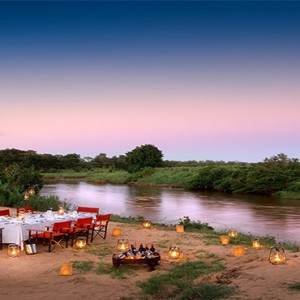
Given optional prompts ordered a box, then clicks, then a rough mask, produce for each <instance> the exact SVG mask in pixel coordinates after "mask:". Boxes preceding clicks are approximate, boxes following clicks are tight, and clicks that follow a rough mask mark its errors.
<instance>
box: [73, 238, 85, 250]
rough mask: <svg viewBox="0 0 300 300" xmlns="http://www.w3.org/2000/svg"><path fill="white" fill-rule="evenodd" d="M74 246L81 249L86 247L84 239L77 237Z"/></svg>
mask: <svg viewBox="0 0 300 300" xmlns="http://www.w3.org/2000/svg"><path fill="white" fill-rule="evenodd" d="M75 246H76V248H77V249H83V248H85V247H86V239H85V238H78V239H77V240H76V243H75Z"/></svg>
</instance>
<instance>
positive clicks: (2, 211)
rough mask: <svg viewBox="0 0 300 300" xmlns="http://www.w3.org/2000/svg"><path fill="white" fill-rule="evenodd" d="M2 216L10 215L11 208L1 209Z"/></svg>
mask: <svg viewBox="0 0 300 300" xmlns="http://www.w3.org/2000/svg"><path fill="white" fill-rule="evenodd" d="M0 216H10V213H9V209H2V210H0Z"/></svg>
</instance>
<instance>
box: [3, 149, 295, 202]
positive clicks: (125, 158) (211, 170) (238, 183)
mask: <svg viewBox="0 0 300 300" xmlns="http://www.w3.org/2000/svg"><path fill="white" fill-rule="evenodd" d="M10 164H21V165H22V166H24V167H25V168H26V167H28V168H31V167H34V169H35V170H38V171H40V172H42V173H43V174H45V173H47V174H46V176H47V177H48V178H51V177H53V178H54V177H59V178H63V177H64V176H65V177H66V178H70V177H74V178H76V177H77V178H81V179H80V180H87V181H94V182H110V183H136V184H146V185H147V184H148V185H168V186H174V187H183V188H185V189H189V190H201V191H220V192H229V193H251V194H262V195H277V196H280V197H284V198H295V199H296V198H297V199H298V198H300V162H299V159H297V158H288V157H287V155H285V154H283V153H281V154H278V155H276V156H272V157H270V158H266V159H265V160H264V161H262V162H259V163H242V162H223V161H217V162H214V161H186V162H181V161H164V160H162V153H161V151H160V150H158V149H157V148H156V147H155V146H152V145H144V146H140V147H137V148H135V149H134V150H132V151H130V152H128V153H126V155H121V156H119V157H115V156H114V157H112V158H109V157H107V156H106V154H104V153H100V154H99V155H97V156H96V157H95V158H81V157H80V155H78V154H67V155H64V156H63V155H50V154H37V153H36V152H34V151H21V150H16V149H6V150H2V151H0V166H1V165H2V166H5V165H10Z"/></svg>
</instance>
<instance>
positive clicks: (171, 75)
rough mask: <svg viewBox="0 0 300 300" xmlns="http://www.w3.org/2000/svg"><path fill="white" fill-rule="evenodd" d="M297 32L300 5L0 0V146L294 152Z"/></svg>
mask: <svg viewBox="0 0 300 300" xmlns="http://www.w3.org/2000/svg"><path fill="white" fill-rule="evenodd" d="M299 32H300V2H287V1H282V2H281V1H275V2H272V1H266V2H254V1H249V2H247V1H240V2H239V1H233V2H228V1H219V2H213V1H203V2H202V1H199V2H198V1H192V2H188V1H184V2H180V1H176V2H175V1H166V2H160V1H153V2H147V1H136V2H129V1H120V2H118V1H107V2H104V1H101V2H96V1H91V2H79V1H74V2H73V1H66V2H62V1H57V2H50V1H49V2H46V1H40V2H29V1H28V2H27V1H21V2H0V40H1V45H0V65H1V71H0V93H1V94H0V103H1V107H2V109H1V112H0V148H1V149H4V148H17V149H24V150H28V149H32V150H36V151H37V152H38V153H53V154H67V153H78V154H80V155H81V156H82V157H84V156H92V157H94V156H95V155H97V154H99V153H101V152H103V153H106V154H107V155H108V156H113V155H121V154H124V153H125V152H127V151H130V150H132V149H133V148H135V147H136V146H139V145H142V144H146V143H151V144H154V145H156V146H157V147H158V148H160V149H161V150H162V151H163V153H164V157H165V159H175V160H189V159H195V160H206V159H209V160H225V161H230V160H239V161H262V160H263V159H264V158H265V157H270V156H272V155H276V154H278V153H281V152H283V153H285V154H287V155H288V156H289V157H299V148H300V133H299V132H300V121H299V118H298V115H297V112H298V111H299V110H300V99H299V92H300V88H299V86H300V84H299V78H300V77H299V75H300V74H299V73H300V68H299V67H300V66H299V65H300V59H299V56H300V54H299V53H300V34H299ZM28 137H30V138H28Z"/></svg>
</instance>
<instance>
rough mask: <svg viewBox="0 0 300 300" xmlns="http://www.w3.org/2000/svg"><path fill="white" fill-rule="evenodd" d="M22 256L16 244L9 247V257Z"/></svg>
mask: <svg viewBox="0 0 300 300" xmlns="http://www.w3.org/2000/svg"><path fill="white" fill-rule="evenodd" d="M19 254H20V247H19V246H18V245H16V244H9V245H8V247H7V255H8V256H9V257H12V258H15V257H18V256H19Z"/></svg>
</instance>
